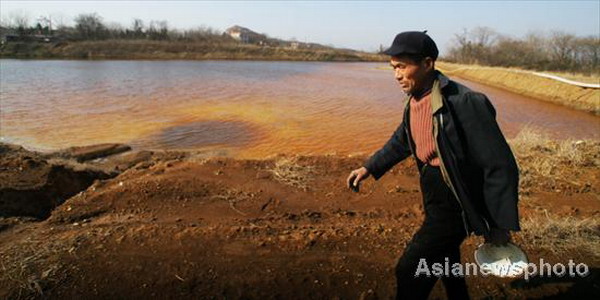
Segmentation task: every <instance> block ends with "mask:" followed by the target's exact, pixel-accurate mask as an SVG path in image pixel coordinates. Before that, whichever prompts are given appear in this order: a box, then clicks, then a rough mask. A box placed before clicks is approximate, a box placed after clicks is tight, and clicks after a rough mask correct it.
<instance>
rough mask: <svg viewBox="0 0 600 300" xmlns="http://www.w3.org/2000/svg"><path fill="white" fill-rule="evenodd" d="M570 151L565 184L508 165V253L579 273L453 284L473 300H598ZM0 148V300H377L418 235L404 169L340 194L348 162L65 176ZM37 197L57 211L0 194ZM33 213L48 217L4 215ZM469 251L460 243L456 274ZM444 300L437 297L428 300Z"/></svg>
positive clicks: (160, 165) (106, 167)
mask: <svg viewBox="0 0 600 300" xmlns="http://www.w3.org/2000/svg"><path fill="white" fill-rule="evenodd" d="M578 145H579V146H577V147H584V149H586V151H588V152H586V153H588V154H586V158H585V159H584V160H583V161H577V162H568V161H566V162H563V163H564V164H565V166H567V164H572V163H576V165H577V166H578V169H577V172H575V171H572V172H571V173H568V176H567V177H565V176H554V175H556V174H554V175H552V176H553V177H552V178H545V177H543V176H550V175H547V174H552V172H553V171H546V170H545V169H544V170H541V169H539V168H541V166H540V165H539V164H536V165H535V167H532V166H528V165H526V164H527V162H533V160H532V159H529V158H527V157H526V156H520V160H519V162H520V166H521V171H522V173H523V174H522V180H523V184H522V186H521V188H522V194H521V197H522V198H521V201H520V208H521V210H520V212H521V217H522V220H523V227H524V230H523V231H522V232H519V233H516V234H515V235H513V238H514V241H515V242H516V243H517V244H519V245H522V246H523V247H524V249H525V250H526V251H527V253H528V255H529V259H530V261H533V262H537V261H539V259H540V258H543V259H544V261H547V262H550V263H553V262H555V263H556V262H561V263H564V264H566V263H567V262H568V259H572V260H573V261H574V262H575V263H586V264H587V265H588V266H589V267H590V271H591V274H590V275H589V276H587V277H584V278H577V277H576V278H569V277H566V278H533V279H530V280H529V281H525V280H523V279H500V278H495V277H468V278H467V283H468V285H469V290H470V292H471V294H472V295H473V298H475V299H477V298H486V297H492V298H507V297H508V298H540V297H549V298H558V299H582V298H590V299H591V298H597V296H598V295H599V292H600V291H599V287H598V282H599V278H600V277H599V271H598V270H599V269H598V268H600V257H599V256H598V253H599V251H598V244H597V243H596V242H598V239H599V236H600V234H599V227H598V222H597V220H598V218H599V217H600V202H599V200H600V199H599V196H598V195H599V190H598V183H599V182H600V180H599V177H598V176H599V175H600V171H599V168H598V159H599V158H598V153H599V151H598V149H600V145H599V143H592V144H589V143H587V144H586V143H584V144H583V146H581V145H580V144H578ZM2 149H3V151H2V153H0V155H1V157H0V166H1V167H2V176H1V177H0V179H1V181H2V182H1V184H0V195H2V199H1V201H0V202H1V203H4V204H2V205H3V206H2V211H1V215H0V259H1V265H0V270H1V275H0V298H1V299H28V298H44V299H46V298H48V299H70V298H87V299H112V298H124V297H125V298H129V299H137V298H148V297H152V298H157V299H158V298H160V299H164V298H184V299H185V298H193V299H390V298H391V297H392V296H393V294H394V284H395V283H394V277H393V266H394V264H395V261H396V259H397V258H398V257H399V255H400V254H401V253H402V251H403V249H404V247H405V244H406V242H408V240H409V239H410V237H411V236H412V234H413V233H414V232H415V231H416V230H417V229H418V227H419V225H420V222H421V221H422V220H423V215H422V205H421V201H422V200H421V194H420V189H419V184H418V174H417V171H416V168H415V166H414V163H413V161H412V160H407V161H405V162H403V163H401V164H399V165H397V166H396V167H394V168H393V169H392V170H391V171H390V172H389V173H388V174H386V175H385V176H384V177H383V178H382V179H381V180H379V181H377V182H375V181H373V179H372V178H370V179H368V180H367V181H365V182H363V184H362V186H361V190H360V192H359V193H354V192H352V191H351V190H349V189H347V188H346V187H345V186H344V181H345V179H346V176H347V175H348V173H349V171H350V170H352V169H354V168H356V167H358V166H360V164H361V162H362V161H363V160H364V159H366V157H363V156H356V157H345V156H331V155H327V156H289V155H278V156H273V157H271V158H268V159H264V160H236V159H232V158H224V157H205V156H204V155H203V154H202V153H192V152H177V151H169V152H156V151H154V152H153V151H137V152H131V151H128V152H124V153H121V154H116V155H112V156H109V157H107V158H99V159H95V160H86V161H84V162H77V160H76V158H74V157H72V156H68V155H66V156H65V155H61V156H59V155H58V154H53V155H42V154H39V153H34V152H29V151H27V150H25V149H20V148H19V147H17V146H12V145H3V148H2ZM532 149H534V150H533V151H538V152H539V153H547V154H549V155H553V154H552V153H551V151H553V149H554V148H552V147H547V148H543V147H542V148H539V147H538V148H535V147H534V148H532ZM535 149H537V150H535ZM538 152H536V153H538ZM589 153H591V154H589ZM594 153H595V154H594ZM554 156H556V155H554ZM521 157H522V158H521ZM553 165H554V166H558V167H559V169H561V168H560V167H561V166H560V165H557V163H554V164H553ZM58 169H60V170H63V171H56V170H58ZM52 170H55V171H52ZM65 170H66V171H65ZM52 172H54V173H52ZM61 172H62V173H61ZM78 172H79V173H78ZM547 172H550V173H547ZM573 172H575V173H573ZM544 174H546V175H544ZM86 176H87V177H86ZM81 178H85V180H81ZM48 182H50V183H48ZM57 182H58V183H57ZM44 186H46V187H45V190H44V191H45V192H44V193H42V194H41V195H42V196H44V197H45V196H49V195H56V194H61V193H63V192H64V193H63V194H61V195H63V197H64V199H58V200H57V199H54V200H53V199H51V198H48V197H46V198H44V197H42V196H40V195H38V194H34V195H30V194H24V193H20V194H19V193H17V192H14V191H13V192H12V193H13V194H10V193H8V192H7V191H9V190H10V189H12V190H18V189H20V190H21V191H25V190H33V191H35V190H36V188H40V187H44ZM38 190H39V189H38ZM14 194H19V195H21V196H22V195H26V197H25V196H23V198H18V197H16V196H10V195H14ZM7 195H9V196H7ZM23 199H25V200H26V201H29V202H27V203H28V204H27V205H21V204H22V203H20V204H19V201H25V200H23ZM36 199H37V200H36ZM34 200H35V201H34ZM9 201H10V203H11V204H10V205H11V206H9V205H8V204H7V203H8V202H9ZM36 201H37V202H36ZM40 201H42V202H40ZM43 201H46V202H43ZM48 201H50V202H52V201H54V202H52V203H47V202H48ZM40 205H42V206H43V205H46V206H47V207H49V208H48V209H47V210H48V213H47V214H30V213H27V212H28V211H27V209H23V208H21V210H18V209H13V210H7V209H5V207H13V208H14V207H24V208H27V207H28V206H32V207H38V206H40ZM9 212H10V213H9ZM594 220H596V221H594ZM480 242H481V239H480V238H479V237H471V238H469V239H468V240H467V241H466V242H465V243H463V245H462V253H463V258H462V259H463V262H474V259H473V250H474V249H475V247H476V246H477V245H478V244H479V243H480ZM444 298H445V294H444V290H443V286H442V285H441V283H440V282H438V284H437V285H436V287H435V289H434V291H433V292H432V295H431V299H444Z"/></svg>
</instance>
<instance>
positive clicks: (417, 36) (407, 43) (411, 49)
mask: <svg viewBox="0 0 600 300" xmlns="http://www.w3.org/2000/svg"><path fill="white" fill-rule="evenodd" d="M383 54H387V55H390V56H397V55H400V54H420V55H422V56H423V57H425V56H429V57H431V58H433V60H436V59H437V57H438V54H439V52H438V48H437V46H436V45H435V42H434V41H433V40H432V39H431V37H429V35H427V30H425V31H404V32H401V33H398V34H397V35H396V37H395V38H394V41H393V42H392V46H390V47H389V48H388V49H386V50H385V51H383Z"/></svg>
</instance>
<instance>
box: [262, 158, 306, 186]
mask: <svg viewBox="0 0 600 300" xmlns="http://www.w3.org/2000/svg"><path fill="white" fill-rule="evenodd" d="M268 171H270V172H271V173H273V176H274V178H275V179H276V180H277V181H279V182H282V183H284V184H287V185H291V186H294V187H297V188H300V189H302V190H304V191H307V190H308V184H309V182H310V181H311V180H312V177H313V176H312V174H313V172H314V167H313V166H302V165H300V164H298V158H297V157H296V156H294V157H279V158H277V160H276V161H275V165H274V166H273V167H272V168H269V169H268Z"/></svg>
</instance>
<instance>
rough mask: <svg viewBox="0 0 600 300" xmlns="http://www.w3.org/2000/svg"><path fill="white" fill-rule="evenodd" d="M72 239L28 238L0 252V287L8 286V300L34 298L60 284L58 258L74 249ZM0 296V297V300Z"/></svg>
mask: <svg viewBox="0 0 600 300" xmlns="http://www.w3.org/2000/svg"><path fill="white" fill-rule="evenodd" d="M76 247H77V241H76V238H75V237H67V238H66V239H58V238H57V239H54V240H52V241H48V240H37V239H33V238H28V239H26V240H24V241H19V242H16V243H13V244H12V245H11V246H10V248H8V249H3V250H2V251H1V252H0V258H1V260H0V286H4V287H9V289H8V290H5V291H4V292H8V293H9V294H8V295H6V296H8V299H34V298H35V299H37V298H43V297H44V289H46V288H47V287H49V286H53V285H56V284H58V283H59V282H61V281H63V280H64V279H65V277H66V273H65V272H63V271H62V269H64V268H65V266H64V265H63V264H62V263H61V260H60V256H61V255H64V254H69V253H71V254H72V253H73V252H74V251H75V250H76ZM1 296H2V295H0V298H1Z"/></svg>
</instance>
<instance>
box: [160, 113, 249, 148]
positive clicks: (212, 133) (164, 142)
mask: <svg viewBox="0 0 600 300" xmlns="http://www.w3.org/2000/svg"><path fill="white" fill-rule="evenodd" d="M258 137H259V134H258V132H255V131H254V130H253V129H252V128H251V124H246V123H245V122H242V121H229V122H224V121H217V120H210V121H200V122H191V123H187V124H183V125H179V126H174V127H168V128H165V129H163V130H161V131H160V133H159V134H157V135H156V136H153V137H151V138H150V139H149V141H148V142H149V143H152V142H154V143H155V144H156V145H155V146H154V148H174V149H178V148H188V149H189V148H192V149H193V148H199V147H203V146H214V145H229V146H235V147H241V146H247V145H250V144H251V143H252V142H259V139H258Z"/></svg>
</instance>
